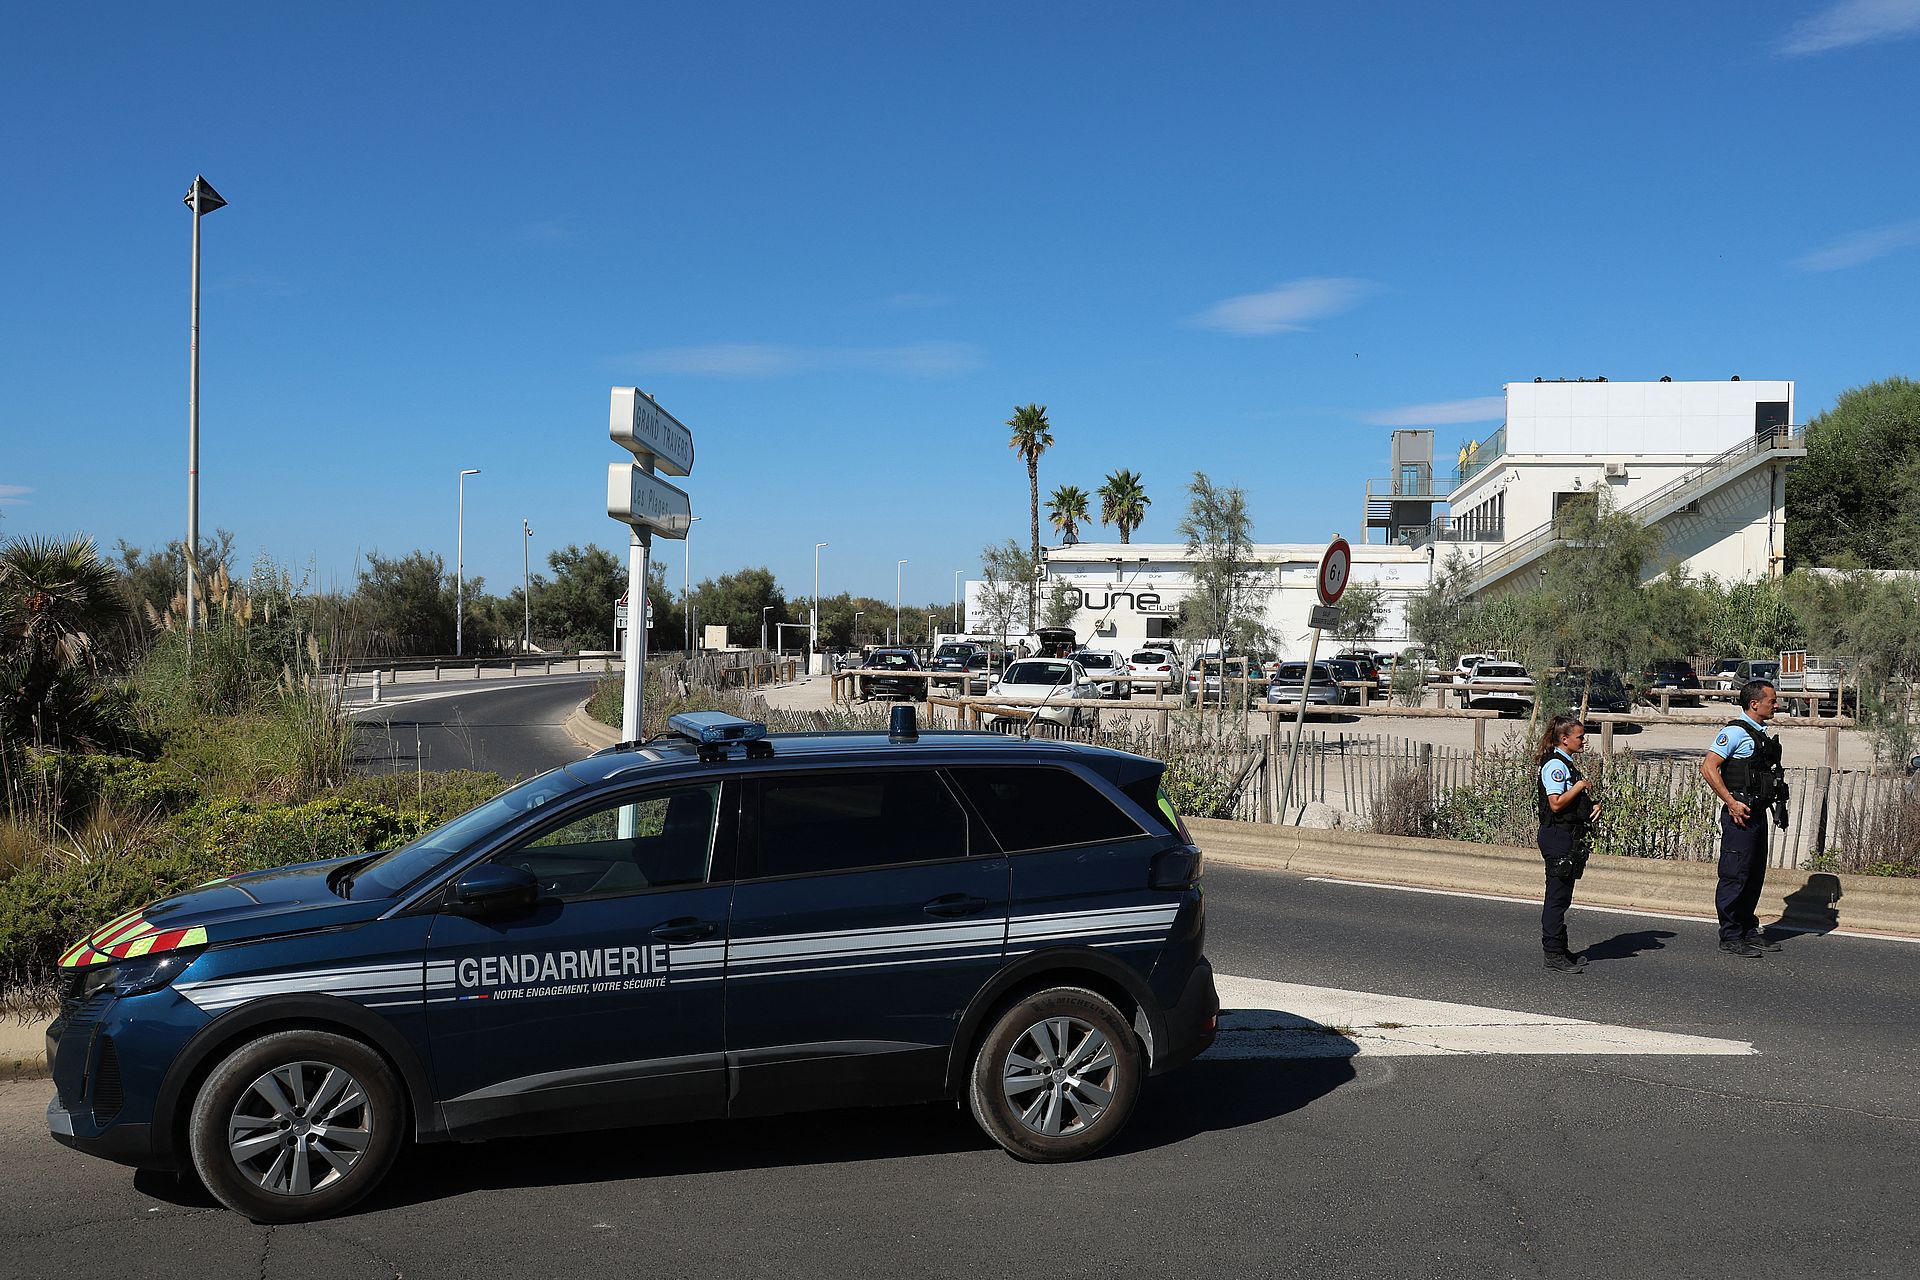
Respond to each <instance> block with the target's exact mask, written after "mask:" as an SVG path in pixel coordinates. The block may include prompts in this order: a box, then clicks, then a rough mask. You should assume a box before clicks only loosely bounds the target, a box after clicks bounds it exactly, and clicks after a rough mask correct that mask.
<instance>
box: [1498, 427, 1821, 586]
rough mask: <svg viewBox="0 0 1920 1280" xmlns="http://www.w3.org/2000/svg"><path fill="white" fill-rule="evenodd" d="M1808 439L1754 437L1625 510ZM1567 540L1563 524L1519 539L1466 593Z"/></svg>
mask: <svg viewBox="0 0 1920 1280" xmlns="http://www.w3.org/2000/svg"><path fill="white" fill-rule="evenodd" d="M1805 439H1806V429H1805V428H1804V427H1803V428H1801V429H1800V430H1798V431H1775V432H1773V433H1772V434H1770V435H1764V436H1754V437H1753V438H1752V439H1750V440H1743V441H1741V442H1740V443H1739V444H1737V445H1734V446H1733V447H1732V448H1731V449H1726V450H1723V451H1722V452H1720V453H1718V454H1716V455H1715V456H1714V457H1713V458H1711V459H1709V460H1708V461H1706V462H1704V463H1702V464H1701V465H1700V466H1698V467H1695V468H1693V469H1692V470H1691V471H1687V472H1685V473H1683V474H1681V475H1679V476H1676V477H1675V478H1674V479H1672V480H1669V481H1668V482H1667V483H1666V484H1663V485H1661V486H1660V487H1659V488H1658V489H1655V490H1654V491H1653V492H1651V493H1649V494H1646V495H1645V496H1643V497H1640V498H1638V499H1635V500H1634V501H1633V502H1631V503H1629V504H1628V505H1627V506H1625V507H1622V508H1621V510H1622V511H1623V512H1625V513H1626V514H1628V515H1636V516H1637V515H1640V514H1641V513H1643V512H1645V511H1649V510H1651V509H1652V508H1654V507H1655V506H1657V505H1659V504H1660V503H1662V502H1665V501H1668V500H1669V499H1671V497H1672V496H1673V495H1674V494H1676V493H1678V492H1680V491H1681V490H1682V489H1684V488H1685V487H1686V486H1688V485H1694V484H1699V485H1701V486H1702V487H1704V486H1705V482H1706V481H1708V480H1710V479H1713V478H1714V477H1715V476H1716V475H1717V474H1718V473H1719V472H1721V471H1724V470H1726V469H1728V468H1731V467H1735V466H1738V465H1741V464H1742V463H1745V462H1747V461H1749V460H1750V459H1752V458H1756V457H1759V456H1760V455H1762V454H1766V453H1773V452H1776V451H1779V450H1782V449H1792V448H1797V447H1799V446H1798V445H1796V444H1795V441H1804V440H1805ZM1563 540H1564V539H1562V538H1561V536H1560V532H1559V522H1558V521H1554V520H1549V521H1547V522H1546V523H1545V524H1543V525H1541V526H1540V527H1539V528H1537V529H1535V530H1533V531H1532V532H1531V533H1527V534H1524V535H1522V536H1521V537H1519V538H1516V539H1515V540H1514V541H1512V542H1509V543H1508V544H1507V545H1505V546H1504V547H1502V548H1500V550H1498V551H1496V552H1494V553H1493V554H1492V555H1489V556H1485V557H1483V558H1481V559H1479V560H1477V561H1475V562H1474V563H1473V564H1472V565H1470V566H1468V570H1467V585H1466V589H1467V590H1468V591H1469V592H1473V591H1478V590H1479V589H1480V588H1481V587H1483V586H1485V585H1487V584H1488V583H1489V582H1492V581H1494V580H1495V579H1498V578H1500V577H1502V576H1504V575H1505V574H1506V573H1507V572H1508V571H1509V570H1512V569H1514V568H1517V567H1518V566H1520V565H1521V564H1524V563H1525V562H1526V561H1528V560H1530V559H1532V558H1533V557H1534V556H1536V555H1539V554H1541V553H1542V552H1545V551H1546V550H1548V549H1550V548H1551V547H1552V546H1553V545H1554V544H1556V543H1558V542H1561V541H1563Z"/></svg>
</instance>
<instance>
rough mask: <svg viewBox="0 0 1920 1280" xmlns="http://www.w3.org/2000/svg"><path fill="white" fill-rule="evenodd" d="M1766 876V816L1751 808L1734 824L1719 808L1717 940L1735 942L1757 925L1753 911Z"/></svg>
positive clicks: (1756, 905)
mask: <svg viewBox="0 0 1920 1280" xmlns="http://www.w3.org/2000/svg"><path fill="white" fill-rule="evenodd" d="M1766 879H1767V815H1766V812H1765V811H1764V810H1755V811H1754V812H1753V813H1752V814H1750V815H1749V816H1748V818H1747V825H1746V826H1744V827H1742V826H1737V825H1735V823H1734V821H1733V819H1732V818H1731V817H1730V816H1728V814H1727V810H1726V806H1725V805H1722V806H1721V807H1720V887H1719V889H1718V890H1717V891H1716V892H1715V893H1714V895H1713V907H1714V911H1715V912H1716V913H1717V914H1718V915H1719V917H1720V941H1722V942H1738V941H1739V940H1740V939H1741V938H1742V937H1744V936H1745V935H1747V934H1748V933H1751V932H1753V931H1754V930H1756V929H1758V928H1759V927H1760V919H1759V917H1758V916H1756V915H1755V914H1754V911H1755V909H1756V908H1757V907H1759V905H1760V890H1761V888H1762V887H1763V886H1764V885H1765V884H1766Z"/></svg>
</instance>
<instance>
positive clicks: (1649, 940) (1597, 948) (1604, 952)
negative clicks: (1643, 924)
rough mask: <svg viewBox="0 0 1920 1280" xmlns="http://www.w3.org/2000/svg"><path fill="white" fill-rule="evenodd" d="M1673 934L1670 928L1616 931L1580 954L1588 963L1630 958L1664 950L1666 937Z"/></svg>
mask: <svg viewBox="0 0 1920 1280" xmlns="http://www.w3.org/2000/svg"><path fill="white" fill-rule="evenodd" d="M1674 936H1675V935H1674V932H1673V930H1671V929H1636V930H1634V931H1633V932H1632V933H1616V934H1614V935H1613V936H1612V937H1611V938H1608V939H1607V940H1606V941H1604V942H1595V943H1593V944H1591V945H1589V946H1588V947H1587V948H1586V949H1585V950H1584V951H1583V952H1582V953H1581V954H1582V956H1583V957H1584V958H1585V959H1586V961H1587V962H1588V963H1589V964H1593V963H1596V962H1598V961H1601V960H1631V959H1633V958H1634V957H1635V956H1637V955H1639V954H1640V953H1642V952H1644V951H1663V950H1665V949H1666V945H1667V939H1668V938H1671V937H1674Z"/></svg>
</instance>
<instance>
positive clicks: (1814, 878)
mask: <svg viewBox="0 0 1920 1280" xmlns="http://www.w3.org/2000/svg"><path fill="white" fill-rule="evenodd" d="M1841 892H1842V890H1841V888H1840V877H1838V876H1836V875H1830V874H1828V873H1827V872H1824V871H1816V872H1814V873H1813V874H1812V875H1809V876H1808V877H1807V882H1806V883H1805V884H1804V885H1801V886H1800V887H1799V888H1798V889H1795V890H1794V891H1793V892H1792V893H1790V894H1788V895H1787V896H1786V900H1785V901H1784V902H1782V904H1781V906H1782V908H1783V910H1782V911H1781V913H1780V918H1779V919H1778V920H1776V921H1775V922H1774V923H1773V924H1771V925H1768V926H1767V928H1766V929H1765V930H1763V932H1764V933H1765V934H1766V936H1767V938H1768V940H1769V941H1772V942H1785V941H1787V940H1788V939H1790V938H1792V937H1794V936H1795V935H1797V934H1806V933H1811V934H1814V935H1816V936H1817V935H1819V934H1823V933H1832V932H1833V931H1834V930H1835V929H1837V928H1839V927H1840V912H1839V911H1838V910H1837V909H1836V908H1835V907H1834V905H1833V904H1834V903H1836V902H1838V901H1840V895H1841Z"/></svg>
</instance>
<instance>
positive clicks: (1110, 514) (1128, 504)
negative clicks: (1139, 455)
mask: <svg viewBox="0 0 1920 1280" xmlns="http://www.w3.org/2000/svg"><path fill="white" fill-rule="evenodd" d="M1152 505H1153V499H1152V498H1149V497H1148V496H1147V490H1146V486H1145V485H1143V484H1141V483H1140V473H1139V472H1137V471H1126V470H1121V471H1116V472H1114V473H1113V474H1112V475H1110V476H1108V477H1107V482H1106V483H1105V484H1103V485H1101V486H1100V523H1101V524H1112V525H1118V526H1120V541H1121V542H1122V543H1125V542H1127V541H1128V540H1130V539H1131V538H1132V537H1133V531H1134V530H1135V529H1138V528H1139V527H1140V523H1141V521H1143V520H1145V519H1146V518H1147V508H1148V507H1150V506H1152Z"/></svg>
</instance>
